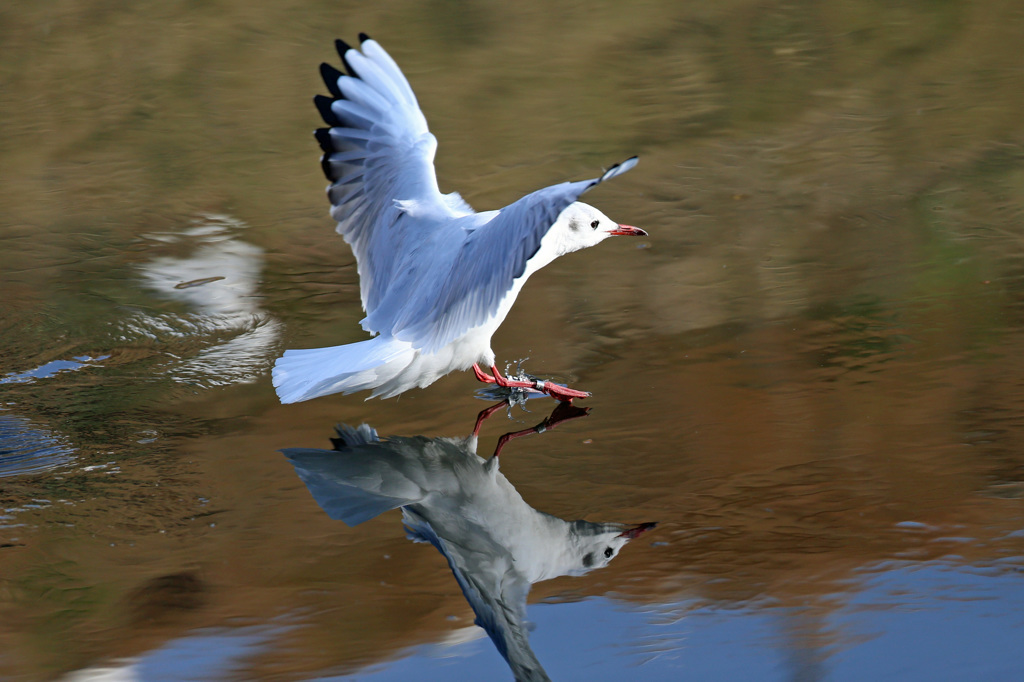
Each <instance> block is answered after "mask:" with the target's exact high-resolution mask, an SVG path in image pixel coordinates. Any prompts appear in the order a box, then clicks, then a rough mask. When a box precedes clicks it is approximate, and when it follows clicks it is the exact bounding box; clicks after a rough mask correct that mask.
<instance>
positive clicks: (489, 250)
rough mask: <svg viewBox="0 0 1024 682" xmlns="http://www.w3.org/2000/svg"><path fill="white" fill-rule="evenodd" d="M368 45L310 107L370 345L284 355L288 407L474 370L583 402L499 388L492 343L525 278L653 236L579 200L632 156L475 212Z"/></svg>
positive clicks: (281, 376)
mask: <svg viewBox="0 0 1024 682" xmlns="http://www.w3.org/2000/svg"><path fill="white" fill-rule="evenodd" d="M360 39H361V41H362V44H361V46H360V47H361V49H362V51H359V50H355V49H352V48H350V47H349V46H348V45H346V44H345V43H343V42H342V41H338V52H339V53H340V55H341V59H342V61H343V62H344V64H345V67H346V68H347V70H348V72H349V74H350V75H343V74H342V73H341V72H340V71H338V70H337V69H335V68H334V67H331V66H329V65H327V64H323V65H322V66H321V68H320V72H321V75H322V76H323V78H324V81H325V83H326V84H327V88H328V90H330V92H331V95H332V97H324V96H318V97H317V98H316V100H315V101H316V104H317V107H318V108H319V109H320V114H321V115H322V116H323V119H324V121H325V122H326V123H327V125H328V126H330V127H328V128H321V129H319V130H317V132H316V138H317V140H318V141H319V142H320V146H321V147H322V148H323V150H324V155H323V159H322V165H323V169H324V173H325V174H326V175H327V178H328V180H330V181H331V185H330V187H329V188H328V197H329V198H330V201H331V205H332V209H331V215H332V217H333V218H334V219H335V220H337V221H338V228H337V229H338V232H339V233H340V234H341V235H342V236H343V237H344V238H345V241H347V242H348V243H349V244H350V245H351V246H352V250H353V252H354V253H355V256H356V260H357V262H358V268H359V278H360V291H361V295H362V303H363V309H364V310H365V311H366V317H365V318H363V320H362V326H363V329H365V330H366V331H368V332H370V333H372V334H374V335H375V338H372V339H369V340H367V341H362V342H359V343H352V344H348V345H344V346H335V347H332V348H313V349H306V350H289V351H286V352H285V354H284V356H283V357H281V358H280V359H279V360H278V361H277V364H276V366H275V367H274V372H273V376H274V386H275V387H276V389H277V394H278V396H279V397H280V399H281V402H284V403H292V402H298V401H300V400H309V399H310V398H316V397H319V396H322V395H327V394H330V393H338V392H344V393H353V392H355V391H363V390H372V391H373V394H372V396H382V397H390V396H394V395H397V394H399V393H402V392H403V391H407V390H409V389H410V388H414V387H420V388H423V387H425V386H428V385H430V384H432V383H433V382H435V381H437V380H438V379H439V378H441V377H442V376H444V375H445V374H448V373H449V372H452V371H454V370H465V369H469V368H470V367H473V369H474V371H475V373H476V376H477V378H478V379H480V380H481V381H485V382H487V383H497V384H499V385H502V386H516V387H522V388H526V387H529V388H533V389H535V390H539V391H542V392H544V393H548V394H550V395H551V396H553V397H555V398H558V399H559V400H571V399H572V398H579V397H585V396H586V395H589V394H587V393H584V392H582V391H575V390H572V389H567V388H565V387H562V386H559V385H556V384H552V383H550V382H543V381H528V382H524V381H521V380H511V379H507V378H506V377H503V376H502V375H501V374H500V373H499V372H498V370H497V367H495V365H494V351H492V350H491V347H490V344H491V336H492V335H493V334H494V332H495V331H496V330H497V329H498V327H499V326H500V325H501V323H502V321H503V320H504V319H505V316H506V315H507V314H508V312H509V309H510V308H511V307H512V303H513V301H515V298H516V296H517V295H518V294H519V290H520V289H521V288H522V286H523V284H524V283H525V282H526V280H527V278H528V277H529V276H530V275H531V274H533V273H534V272H536V271H537V270H539V269H540V268H542V267H543V266H545V265H547V264H548V263H550V262H551V261H553V260H554V259H555V258H557V257H558V256H562V255H565V254H567V253H570V252H572V251H578V250H579V249H583V248H586V247H589V246H594V245H595V244H598V243H599V242H601V241H603V240H604V239H606V238H607V237H610V236H612V235H646V233H645V232H644V231H643V230H640V229H638V228H635V227H630V226H628V225H619V224H617V223H615V222H614V221H612V220H611V219H610V218H608V217H607V216H605V215H604V214H603V213H601V212H600V211H598V210H597V209H596V208H594V207H592V206H588V205H587V204H584V203H580V202H578V201H576V199H577V198H579V196H580V195H582V194H583V193H584V192H586V191H587V190H589V189H591V188H592V187H594V186H595V185H597V184H598V183H600V182H602V181H604V180H607V179H609V178H612V177H615V176H616V175H619V174H621V173H624V172H626V171H627V170H629V169H630V168H632V167H633V166H634V165H635V164H636V158H635V157H634V158H631V159H629V160H627V161H626V162H624V163H622V164H621V165H615V166H612V167H611V168H610V169H608V170H607V171H606V172H605V173H604V174H602V175H601V177H599V178H595V179H593V180H584V181H581V182H565V183H562V184H559V185H553V186H551V187H546V188H544V189H541V190H538V191H536V192H533V193H532V194H528V195H526V196H525V197H523V198H522V199H519V200H518V201H516V202H514V203H512V204H510V205H508V206H506V207H505V208H503V209H500V210H498V211H485V212H483V213H476V212H475V211H474V210H473V209H472V208H471V207H470V206H469V205H468V204H467V203H466V202H465V201H463V200H462V198H461V197H459V195H458V194H454V193H453V194H447V195H445V194H441V192H440V191H439V190H438V187H437V179H436V176H435V172H434V151H435V149H436V148H437V140H436V139H435V138H434V136H433V135H432V134H431V133H430V131H429V130H428V129H427V122H426V119H425V118H424V117H423V113H422V112H421V111H420V108H419V104H417V102H416V96H415V95H414V94H413V92H412V88H410V86H409V83H408V81H406V79H405V76H403V75H402V72H401V71H400V70H399V68H398V66H397V65H396V64H395V62H394V61H393V60H392V59H391V57H390V56H389V55H388V54H387V53H386V52H385V51H384V49H383V48H381V46H380V45H379V44H377V42H376V41H374V40H370V39H369V38H368V37H367V36H365V35H360ZM481 364H483V365H485V366H489V367H490V368H491V371H492V374H490V375H489V374H487V373H485V372H484V370H483V369H481V368H480V365H481Z"/></svg>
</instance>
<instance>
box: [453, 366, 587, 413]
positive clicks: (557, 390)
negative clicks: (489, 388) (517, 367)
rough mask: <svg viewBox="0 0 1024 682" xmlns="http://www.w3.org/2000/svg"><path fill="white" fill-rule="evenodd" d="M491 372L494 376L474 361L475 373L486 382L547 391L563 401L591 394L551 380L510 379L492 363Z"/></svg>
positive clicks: (570, 400)
mask: <svg viewBox="0 0 1024 682" xmlns="http://www.w3.org/2000/svg"><path fill="white" fill-rule="evenodd" d="M491 372H493V376H491V375H490V374H488V373H487V372H485V371H483V370H482V369H480V365H479V364H477V363H475V362H474V363H473V374H475V375H476V378H477V381H482V382H484V383H485V384H497V385H498V386H502V387H504V388H522V389H526V390H528V391H537V392H539V393H547V394H548V395H549V396H551V397H552V398H554V399H555V400H559V401H561V402H566V403H571V402H572V399H573V398H589V397H590V394H589V393H587V392H586V391H577V390H576V389H574V388H567V387H565V386H559V385H558V384H555V383H552V382H550V381H541V380H540V379H538V380H537V381H521V380H519V379H509V378H507V377H504V376H502V375H501V372H499V371H498V368H497V366H495V365H491Z"/></svg>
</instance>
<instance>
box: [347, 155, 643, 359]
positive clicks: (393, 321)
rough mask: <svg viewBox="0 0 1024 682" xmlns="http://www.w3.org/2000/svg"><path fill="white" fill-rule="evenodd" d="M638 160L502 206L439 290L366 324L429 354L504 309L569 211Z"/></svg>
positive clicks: (472, 236) (411, 297) (411, 296)
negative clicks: (548, 236) (528, 264)
mask: <svg viewBox="0 0 1024 682" xmlns="http://www.w3.org/2000/svg"><path fill="white" fill-rule="evenodd" d="M636 162H637V158H636V157H635V156H634V157H631V158H629V159H627V160H625V161H623V162H622V163H620V164H615V165H614V166H612V167H611V168H609V169H608V170H607V171H605V172H604V173H603V174H602V175H601V177H598V178H594V179H592V180H583V181H580V182H563V183H561V184H559V185H552V186H551V187H545V188H544V189H541V190H538V191H536V192H533V193H532V194H527V195H526V196H525V197H523V198H522V199H520V200H519V201H516V202H515V203H513V204H510V205H508V206H506V207H505V208H503V209H501V211H499V212H498V215H496V216H495V217H494V218H493V219H492V220H490V221H489V222H488V223H486V224H485V225H483V226H482V227H479V228H477V229H475V230H473V231H472V232H471V233H469V235H468V237H467V238H466V240H465V241H464V242H463V244H462V245H461V248H460V250H459V253H458V255H457V256H456V258H455V261H454V263H453V266H452V269H451V272H450V273H449V276H448V277H447V278H445V279H444V281H442V282H439V283H438V284H439V287H440V288H439V289H433V288H428V287H419V288H418V289H417V290H415V291H409V290H408V289H406V290H404V291H403V296H404V298H405V300H404V301H403V302H402V304H401V305H396V304H389V305H383V306H381V307H380V309H378V310H377V311H376V312H372V313H370V314H369V315H367V318H366V320H365V321H364V324H363V326H364V327H365V328H367V329H375V330H379V331H381V332H382V333H383V332H384V331H388V332H390V334H391V335H392V336H394V337H395V338H397V339H399V340H401V341H407V342H409V343H410V344H412V346H413V347H414V348H416V349H418V350H420V351H421V352H424V353H434V352H436V351H438V350H440V349H441V348H444V347H445V346H446V345H448V344H449V343H451V342H452V341H454V340H455V339H457V338H459V337H460V336H462V335H463V334H465V333H466V332H467V331H469V330H470V329H472V328H474V327H477V326H479V325H481V324H483V323H484V322H486V321H487V320H488V319H489V318H490V317H491V316H493V315H494V314H495V313H497V312H498V309H499V308H500V306H501V303H502V301H503V300H504V299H505V297H506V296H507V295H508V294H509V292H510V291H511V289H512V287H513V284H514V283H515V280H516V279H517V278H519V277H520V276H522V274H523V272H524V271H525V270H526V262H527V261H528V260H529V259H530V258H531V257H532V256H533V255H534V254H535V253H537V249H538V248H540V242H541V240H542V239H543V238H544V235H545V234H547V232H548V230H550V229H551V226H552V225H553V224H554V222H555V221H556V220H557V219H558V216H559V214H560V213H561V212H562V211H563V210H565V209H566V208H567V207H568V206H569V205H570V204H572V203H573V202H574V201H576V200H577V199H578V198H579V197H580V195H582V194H583V193H584V192H586V191H587V190H589V189H591V188H593V187H594V186H596V185H598V184H600V183H602V182H604V181H605V180H608V179H610V178H613V177H615V176H617V175H621V174H622V173H625V172H626V171H628V170H629V169H631V168H632V167H633V166H635V165H636ZM399 288H401V287H399ZM389 303H390V302H389Z"/></svg>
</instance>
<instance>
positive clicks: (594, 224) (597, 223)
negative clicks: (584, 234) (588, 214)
mask: <svg viewBox="0 0 1024 682" xmlns="http://www.w3.org/2000/svg"><path fill="white" fill-rule="evenodd" d="M600 224H601V221H600V220H595V221H594V222H592V223H590V226H591V227H592V228H594V229H595V230H596V229H597V226H598V225H600Z"/></svg>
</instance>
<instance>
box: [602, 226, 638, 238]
mask: <svg viewBox="0 0 1024 682" xmlns="http://www.w3.org/2000/svg"><path fill="white" fill-rule="evenodd" d="M608 234H616V235H619V236H620V237H646V236H647V233H646V232H644V231H643V230H641V229H640V228H639V227H633V226H632V225H619V229H617V230H612V231H611V232H609V233H608Z"/></svg>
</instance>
